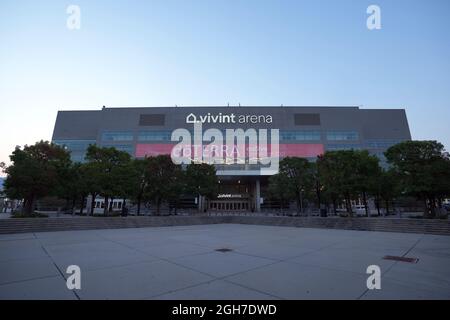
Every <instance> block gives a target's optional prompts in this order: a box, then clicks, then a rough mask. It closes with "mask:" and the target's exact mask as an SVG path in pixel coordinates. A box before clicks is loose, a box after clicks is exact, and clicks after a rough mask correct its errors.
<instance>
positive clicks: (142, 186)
mask: <svg viewBox="0 0 450 320" xmlns="http://www.w3.org/2000/svg"><path fill="white" fill-rule="evenodd" d="M148 167H149V158H145V159H134V160H133V161H132V164H131V171H130V179H131V184H130V187H131V188H130V194H129V197H130V199H132V200H133V201H134V202H135V203H136V204H137V215H140V214H141V204H142V200H143V198H144V193H145V191H146V189H147V185H148V183H149V181H148V179H147V177H149V174H148V173H147V170H148Z"/></svg>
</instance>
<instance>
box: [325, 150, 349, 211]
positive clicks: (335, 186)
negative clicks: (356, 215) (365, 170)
mask: <svg viewBox="0 0 450 320" xmlns="http://www.w3.org/2000/svg"><path fill="white" fill-rule="evenodd" d="M354 152H355V151H354V150H342V151H327V152H326V153H325V154H324V155H321V156H319V157H318V159H317V165H318V167H319V171H320V174H321V180H322V182H323V184H324V187H325V193H326V194H328V195H329V196H330V197H331V199H332V201H333V206H334V209H335V211H336V204H337V201H338V198H339V197H340V196H341V195H342V197H343V198H344V200H345V205H346V208H347V212H348V213H349V214H350V216H352V215H353V211H352V206H351V199H352V198H353V197H354V196H355V193H356V190H355V189H356V188H355V186H356V174H355V165H356V163H355V160H356V157H355V156H354Z"/></svg>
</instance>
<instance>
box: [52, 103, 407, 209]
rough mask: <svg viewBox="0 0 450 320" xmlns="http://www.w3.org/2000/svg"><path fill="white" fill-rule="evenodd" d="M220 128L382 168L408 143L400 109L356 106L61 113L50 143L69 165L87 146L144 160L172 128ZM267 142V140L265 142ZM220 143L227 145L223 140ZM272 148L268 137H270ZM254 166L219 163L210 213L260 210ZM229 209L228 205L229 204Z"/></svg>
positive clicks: (295, 152)
mask: <svg viewBox="0 0 450 320" xmlns="http://www.w3.org/2000/svg"><path fill="white" fill-rule="evenodd" d="M198 122H200V123H201V125H202V129H203V132H204V131H205V130H207V129H219V130H220V131H222V132H223V133H224V134H225V132H226V131H225V130H227V129H243V130H248V129H255V130H256V131H257V132H258V131H259V130H260V129H267V130H268V131H269V134H268V135H269V136H271V133H270V132H271V131H273V130H275V129H278V130H279V148H280V156H281V157H284V156H299V157H305V158H309V159H311V160H314V159H315V158H317V156H318V155H319V154H322V153H323V152H325V151H327V150H350V149H356V150H360V149H366V150H368V151H369V152H370V153H372V154H374V155H377V156H378V157H379V158H380V160H381V163H382V165H383V164H385V159H384V155H383V152H384V151H386V150H387V149H388V148H389V147H390V146H392V145H395V144H397V143H399V142H401V141H406V140H410V139H411V134H410V130H409V126H408V121H407V117H406V113H405V110H403V109H360V108H358V107H287V106H284V107H263V106H258V107H153V108H102V109H101V110H92V111H90V110H89V111H59V112H58V115H57V119H56V124H55V128H54V131H53V137H52V141H53V142H54V143H56V144H59V145H64V146H66V147H67V148H68V149H69V150H70V151H71V155H72V159H73V160H74V161H83V160H84V155H85V152H86V149H87V147H88V146H89V145H90V144H96V145H99V146H105V147H115V148H117V149H119V150H122V151H126V152H128V153H130V155H132V156H133V157H137V158H141V157H145V156H153V155H158V154H170V152H171V150H172V148H173V147H174V146H175V145H176V144H177V143H178V141H172V133H173V132H174V130H176V129H186V130H187V131H189V132H190V133H192V134H194V123H198ZM269 138H270V137H269ZM224 141H225V140H224ZM269 145H270V139H269ZM255 167H257V166H255V165H249V164H223V165H217V170H218V174H219V175H220V180H221V186H220V188H221V193H220V194H219V198H220V197H221V199H222V200H220V201H219V200H218V201H216V202H213V203H211V204H210V209H220V210H222V209H224V208H228V209H229V210H233V209H235V208H236V210H239V209H245V210H248V209H252V210H259V209H260V207H261V205H263V206H264V201H263V200H262V198H264V193H265V188H266V186H267V176H265V175H264V174H258V173H257V172H258V171H255V170H254V169H255ZM230 206H231V207H230Z"/></svg>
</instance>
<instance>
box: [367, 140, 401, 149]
mask: <svg viewBox="0 0 450 320" xmlns="http://www.w3.org/2000/svg"><path fill="white" fill-rule="evenodd" d="M400 142H402V140H389V139H382V140H368V141H367V148H368V149H389V148H390V147H392V146H394V145H396V144H398V143H400Z"/></svg>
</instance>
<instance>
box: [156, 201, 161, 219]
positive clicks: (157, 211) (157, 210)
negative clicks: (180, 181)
mask: <svg viewBox="0 0 450 320" xmlns="http://www.w3.org/2000/svg"><path fill="white" fill-rule="evenodd" d="M160 208H161V198H158V199H157V200H156V215H157V216H159V213H160Z"/></svg>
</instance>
